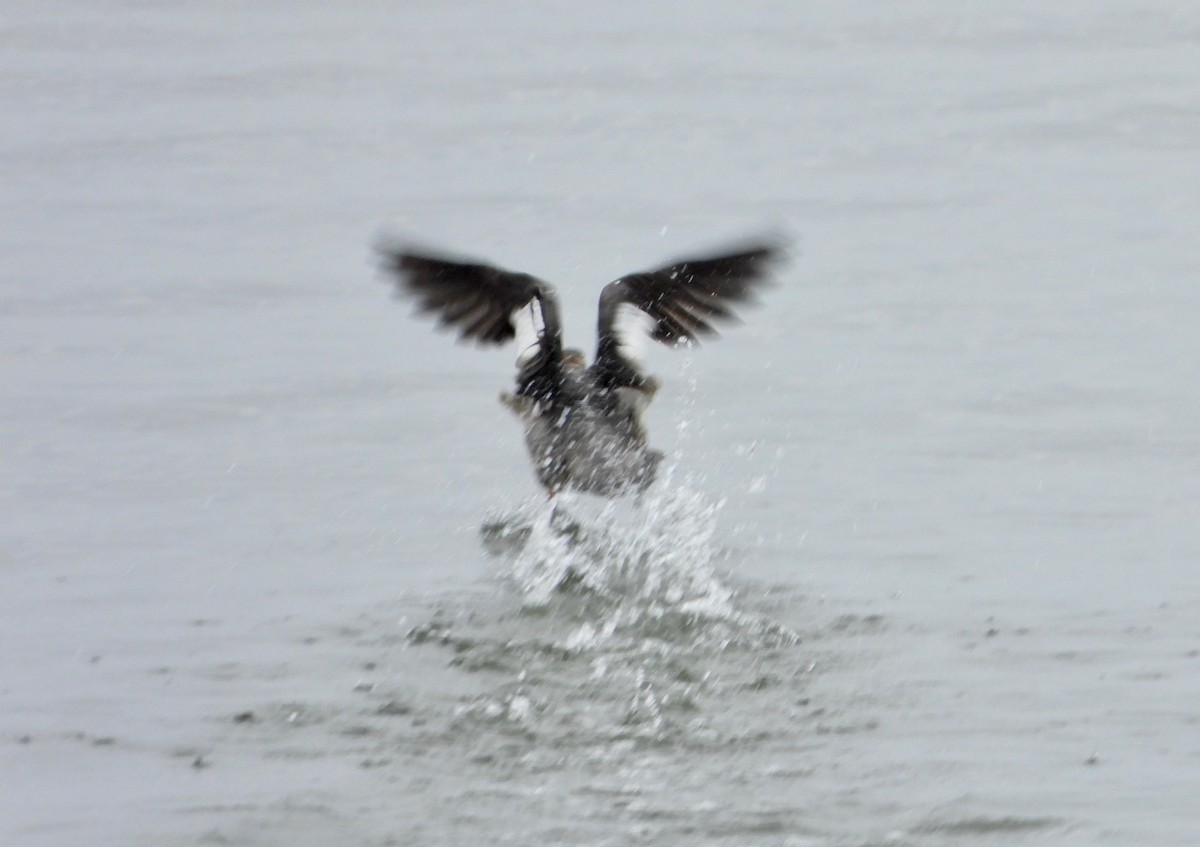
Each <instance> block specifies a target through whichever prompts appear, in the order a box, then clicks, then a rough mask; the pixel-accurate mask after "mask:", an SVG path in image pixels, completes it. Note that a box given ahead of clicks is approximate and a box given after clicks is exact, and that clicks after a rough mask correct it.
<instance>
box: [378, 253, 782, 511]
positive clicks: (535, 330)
mask: <svg viewBox="0 0 1200 847" xmlns="http://www.w3.org/2000/svg"><path fill="white" fill-rule="evenodd" d="M379 252H380V253H381V254H382V257H383V259H384V264H385V268H386V269H387V271H388V272H389V273H390V274H391V275H392V277H394V279H395V283H396V287H397V289H398V291H399V292H400V293H402V294H404V295H407V296H410V297H413V298H415V299H416V301H417V304H418V309H419V311H420V312H423V313H427V314H432V315H435V316H436V317H437V319H438V322H439V324H440V325H441V326H443V327H446V328H452V329H456V330H457V331H458V334H459V340H471V341H475V342H477V343H479V344H484V345H501V344H506V343H508V342H510V341H513V340H515V341H516V343H517V348H518V353H517V380H516V390H515V391H513V392H512V393H507V392H506V393H504V394H501V395H500V400H501V402H503V403H504V404H505V405H506V406H508V407H509V408H510V409H512V411H513V412H515V413H516V415H517V416H518V417H519V418H520V419H521V422H522V424H523V425H524V427H525V444H526V447H527V448H528V450H529V456H530V459H531V460H532V461H533V467H534V471H535V472H536V473H537V477H538V480H539V481H540V482H541V484H542V485H543V486H544V487H545V488H546V491H547V492H548V493H549V494H550V496H551V497H553V496H554V495H556V494H558V493H559V492H560V491H564V490H575V491H583V492H586V493H589V494H597V495H600V496H603V497H615V496H618V495H621V494H625V493H631V492H632V493H641V492H643V491H645V490H646V488H647V487H648V486H649V485H650V484H651V483H652V482H653V481H654V477H655V473H656V471H657V469H658V464H659V462H661V461H662V458H663V454H662V453H660V452H659V451H657V450H652V449H651V448H650V447H649V446H648V445H647V442H646V430H645V428H644V427H643V425H642V420H641V411H642V409H643V408H645V406H646V405H647V404H648V403H649V402H650V400H651V399H652V398H653V397H654V394H655V392H656V391H657V390H658V380H657V379H656V378H654V377H652V376H647V375H645V374H643V373H642V371H641V369H640V363H639V362H638V359H637V358H636V355H635V353H634V350H635V349H636V342H638V341H640V340H641V338H644V336H645V333H646V332H647V331H648V332H649V334H650V337H651V338H653V339H654V340H655V341H658V342H661V343H663V344H666V345H668V346H673V347H678V346H692V345H695V344H697V343H698V342H699V340H700V339H701V337H705V336H714V335H716V330H715V329H714V328H713V326H712V324H713V322H715V321H722V320H724V321H731V320H736V316H735V314H734V312H733V309H732V306H733V305H734V304H738V303H745V302H748V301H751V300H752V299H753V296H754V293H755V291H756V290H757V289H758V288H760V287H761V286H763V285H764V284H765V283H766V281H767V278H768V274H769V272H770V269H771V265H772V264H773V263H774V262H775V261H776V260H778V259H780V258H781V257H782V251H781V248H780V246H779V245H778V244H777V243H774V242H768V241H758V242H754V243H749V244H747V245H746V246H745V247H744V248H742V249H738V250H733V251H730V252H719V253H716V254H714V255H708V256H703V257H699V258H693V259H684V260H681V261H677V262H673V263H671V264H668V265H666V266H664V267H661V268H658V269H656V270H652V271H647V272H644V273H635V274H630V275H628V276H623V277H621V278H620V279H618V280H616V281H615V282H610V283H609V284H608V285H606V286H605V287H604V289H603V291H602V292H601V293H600V309H599V323H598V327H597V334H598V339H597V341H598V343H597V347H596V358H595V361H594V362H593V363H592V364H591V366H590V367H589V366H588V365H587V363H586V360H585V359H584V355H583V353H582V352H580V351H579V350H573V349H564V348H563V342H562V330H561V324H560V322H559V313H558V301H557V299H556V298H555V294H554V288H553V287H552V286H550V285H549V284H547V283H545V282H543V281H542V280H540V279H537V278H536V277H532V276H530V275H528V274H524V273H516V272H514V271H507V270H503V269H501V268H497V267H492V266H490V265H486V264H481V263H478V262H474V261H471V260H465V259H460V258H453V257H449V256H446V255H438V254H436V253H432V252H428V251H424V250H417V249H407V248H395V247H386V246H385V247H380V248H379ZM639 336H640V337H639Z"/></svg>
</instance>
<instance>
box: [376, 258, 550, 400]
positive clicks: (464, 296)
mask: <svg viewBox="0 0 1200 847" xmlns="http://www.w3.org/2000/svg"><path fill="white" fill-rule="evenodd" d="M380 254H381V255H382V256H383V260H384V267H385V269H386V270H387V271H388V272H389V273H390V274H391V275H392V277H393V278H394V280H395V283H396V288H397V290H398V291H399V292H400V293H402V294H405V295H408V296H411V297H414V298H415V299H416V301H417V307H418V310H419V311H420V312H422V313H424V314H432V315H435V316H436V317H437V320H438V324H439V325H440V326H442V327H444V328H447V329H454V330H457V331H458V338H459V340H460V341H465V340H470V341H475V342H477V343H479V344H489V345H500V344H505V343H507V342H509V341H512V340H513V339H514V338H515V339H516V340H517V342H518V346H519V348H520V349H519V350H518V355H517V366H518V367H519V368H520V374H519V375H518V377H517V390H518V393H520V394H524V395H528V396H531V397H535V398H536V397H541V396H547V395H548V394H549V393H551V392H553V391H554V390H556V388H557V386H558V384H559V380H560V369H561V364H562V330H561V326H560V323H559V317H558V303H557V301H556V300H555V297H554V289H553V288H552V287H551V286H550V285H549V284H547V283H545V282H542V281H541V280H539V279H537V278H536V277H532V276H530V275H529V274H523V273H516V272H514V271H506V270H503V269H502V268H496V267H492V266H491V265H485V264H480V263H478V262H471V261H463V260H459V259H452V258H448V257H445V256H437V255H433V254H431V253H425V252H417V251H410V250H393V249H388V248H380Z"/></svg>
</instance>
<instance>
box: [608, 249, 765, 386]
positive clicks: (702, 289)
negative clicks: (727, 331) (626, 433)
mask: <svg viewBox="0 0 1200 847" xmlns="http://www.w3.org/2000/svg"><path fill="white" fill-rule="evenodd" d="M780 258H782V249H781V248H780V246H779V245H778V244H775V243H759V244H755V245H753V246H750V247H747V248H745V249H742V250H738V251H736V252H729V253H719V254H717V255H714V256H709V257H705V258H697V259H685V260H683V261H679V262H674V263H672V264H670V265H666V266H665V267H662V268H658V269H657V270H653V271H647V272H645V273H637V274H630V275H629V276H625V277H622V278H621V279H618V280H617V281H616V282H610V283H609V284H608V285H607V286H605V288H604V291H603V292H602V293H601V295H600V317H599V326H598V335H599V346H598V348H597V351H596V362H595V364H594V365H593V369H594V373H595V374H596V379H597V383H598V384H600V385H602V386H604V387H616V386H633V387H641V386H642V385H643V384H644V382H645V379H644V377H642V375H641V373H640V372H639V371H638V367H637V364H636V363H635V362H633V361H632V360H630V359H629V358H628V357H627V356H626V355H625V354H624V353H623V352H622V349H621V338H620V327H619V326H618V318H619V313H620V309H621V306H622V305H624V304H628V305H631V306H634V307H636V308H638V309H640V310H641V311H642V312H644V313H646V314H647V315H649V316H650V318H651V320H652V321H653V327H652V328H651V330H650V337H651V338H653V339H654V340H655V341H659V342H661V343H663V344H668V345H673V346H674V345H692V344H697V343H699V341H700V339H701V338H702V337H706V336H715V335H716V334H717V331H716V329H715V328H714V327H713V323H714V322H717V321H735V320H737V315H736V314H735V313H734V311H733V308H732V307H733V305H736V304H739V303H745V302H748V301H751V300H753V297H754V294H755V292H756V290H757V289H759V288H761V287H762V286H763V285H764V284H765V283H766V279H767V275H768V273H769V271H770V269H771V265H772V264H773V263H774V262H776V261H777V260H779V259H780Z"/></svg>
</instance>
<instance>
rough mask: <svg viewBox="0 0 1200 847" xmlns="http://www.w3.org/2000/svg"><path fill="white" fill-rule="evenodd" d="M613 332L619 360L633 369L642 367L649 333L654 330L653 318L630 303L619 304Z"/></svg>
mask: <svg viewBox="0 0 1200 847" xmlns="http://www.w3.org/2000/svg"><path fill="white" fill-rule="evenodd" d="M613 330H614V334H615V335H616V337H617V350H618V351H619V352H620V354H621V358H622V359H625V360H626V361H627V362H629V363H630V364H632V365H634V366H635V367H640V366H641V365H643V364H644V363H645V355H646V348H647V347H648V346H649V341H650V333H651V332H652V331H653V330H654V318H652V317H650V316H649V315H647V314H646V313H645V312H643V311H642V310H641V309H639V308H638V307H637V306H634V305H633V304H632V303H621V304H620V305H619V306H617V319H616V320H615V321H613Z"/></svg>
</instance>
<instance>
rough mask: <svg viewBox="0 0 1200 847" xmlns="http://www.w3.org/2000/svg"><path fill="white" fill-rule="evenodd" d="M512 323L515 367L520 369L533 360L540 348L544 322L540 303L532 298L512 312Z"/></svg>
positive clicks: (544, 327)
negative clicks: (515, 335) (514, 340)
mask: <svg viewBox="0 0 1200 847" xmlns="http://www.w3.org/2000/svg"><path fill="white" fill-rule="evenodd" d="M512 322H513V328H514V329H515V330H516V333H517V367H518V368H520V367H524V366H525V364H526V363H527V362H529V361H530V360H531V359H533V358H534V357H535V356H536V355H537V354H538V351H539V350H540V349H541V346H542V334H543V333H544V332H545V330H546V322H545V321H543V320H542V304H541V301H540V300H538V299H537V298H536V297H534V298H533V299H532V300H530V301H529V302H528V303H526V304H525V305H524V306H522V307H521V308H519V309H517V310H516V311H514V312H513V313H512Z"/></svg>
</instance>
